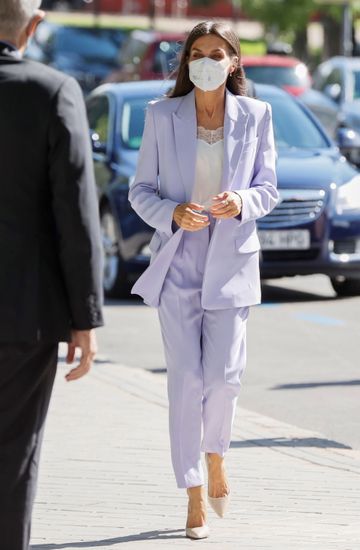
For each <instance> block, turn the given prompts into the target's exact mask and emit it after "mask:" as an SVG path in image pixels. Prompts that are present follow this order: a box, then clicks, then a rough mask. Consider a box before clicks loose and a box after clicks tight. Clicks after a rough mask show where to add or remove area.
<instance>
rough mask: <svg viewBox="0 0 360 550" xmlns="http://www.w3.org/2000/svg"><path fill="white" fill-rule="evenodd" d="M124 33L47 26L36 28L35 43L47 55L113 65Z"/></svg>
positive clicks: (113, 30) (104, 29)
mask: <svg viewBox="0 0 360 550" xmlns="http://www.w3.org/2000/svg"><path fill="white" fill-rule="evenodd" d="M124 37H125V33H124V32H122V31H120V30H117V29H110V28H108V29H107V28H80V27H66V26H64V27H55V28H52V27H49V26H46V25H44V26H42V25H40V26H39V28H38V30H37V32H36V42H37V43H38V44H39V45H40V46H42V47H43V48H44V50H45V51H46V53H47V54H48V55H51V56H52V57H53V56H59V55H66V56H72V57H74V56H76V57H77V58H83V59H87V60H92V61H93V60H97V61H99V62H105V63H108V64H111V65H116V64H117V56H118V52H119V49H120V46H121V44H122V43H123V42H124Z"/></svg>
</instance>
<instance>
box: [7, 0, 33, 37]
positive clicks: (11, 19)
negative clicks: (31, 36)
mask: <svg viewBox="0 0 360 550" xmlns="http://www.w3.org/2000/svg"><path fill="white" fill-rule="evenodd" d="M40 4H41V0H0V36H1V37H7V38H16V37H17V35H18V34H19V32H21V31H22V30H23V29H24V28H25V27H26V25H27V24H28V23H29V22H30V20H31V18H32V17H33V16H34V14H35V12H36V10H37V9H39V7H40Z"/></svg>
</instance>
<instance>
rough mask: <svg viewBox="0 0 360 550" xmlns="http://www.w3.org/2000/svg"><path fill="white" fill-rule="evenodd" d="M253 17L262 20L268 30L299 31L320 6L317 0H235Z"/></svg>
mask: <svg viewBox="0 0 360 550" xmlns="http://www.w3.org/2000/svg"><path fill="white" fill-rule="evenodd" d="M235 1H236V2H240V5H241V8H242V10H243V11H244V12H245V13H246V14H247V15H248V16H249V17H251V18H253V19H255V20H257V21H261V22H262V23H263V24H264V25H265V29H266V30H270V29H272V28H273V27H276V28H277V29H278V31H279V32H280V33H281V32H286V31H291V30H292V31H293V32H296V31H299V30H302V29H304V28H305V27H306V25H307V23H308V21H309V18H310V16H311V15H312V14H313V13H314V12H315V11H316V9H317V8H318V4H317V3H316V1H315V0H302V1H301V2H299V0H235Z"/></svg>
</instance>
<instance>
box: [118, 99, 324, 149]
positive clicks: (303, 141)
mask: <svg viewBox="0 0 360 550" xmlns="http://www.w3.org/2000/svg"><path fill="white" fill-rule="evenodd" d="M151 99H153V97H145V98H136V99H129V100H126V101H125V102H124V105H123V110H122V117H121V129H120V133H121V139H122V142H123V144H124V146H125V147H127V148H128V149H133V150H137V149H139V148H140V145H141V138H142V133H143V131H144V119H145V111H146V106H147V104H148V102H149V101H151ZM261 99H264V100H265V101H268V102H269V103H270V104H271V107H272V112H273V125H274V134H275V142H276V146H277V148H278V149H284V148H294V147H296V148H299V149H311V148H313V149H314V148H316V149H318V148H327V147H329V143H328V141H327V140H326V138H325V137H324V136H323V134H322V133H321V132H320V130H319V129H318V128H317V126H316V125H315V124H314V122H313V121H312V120H311V118H310V117H309V116H308V115H307V114H306V113H305V112H304V111H303V110H302V109H301V107H300V106H299V105H298V104H297V103H296V102H295V100H293V99H292V98H291V97H289V98H287V97H284V96H283V95H281V97H274V96H270V97H269V98H267V97H261Z"/></svg>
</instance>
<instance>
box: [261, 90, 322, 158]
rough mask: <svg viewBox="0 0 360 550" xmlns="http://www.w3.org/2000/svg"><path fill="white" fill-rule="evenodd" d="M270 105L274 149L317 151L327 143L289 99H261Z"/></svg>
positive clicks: (315, 127) (309, 120)
mask: <svg viewBox="0 0 360 550" xmlns="http://www.w3.org/2000/svg"><path fill="white" fill-rule="evenodd" d="M261 99H265V101H268V102H269V103H270V104H271V107H272V113H273V125H274V135H275V142H276V147H277V148H278V149H281V148H294V147H296V148H298V149H318V148H325V147H329V142H328V141H327V140H326V138H325V137H324V135H323V134H322V133H321V132H320V130H319V129H318V128H317V126H316V125H315V124H314V122H313V121H312V119H311V118H310V117H309V116H308V115H307V114H306V113H305V112H304V111H303V110H302V108H301V107H300V105H298V104H297V103H296V101H295V100H293V99H292V98H291V97H286V96H285V97H284V96H283V95H281V97H276V96H275V97H274V96H273V97H269V98H267V97H262V98H261Z"/></svg>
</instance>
